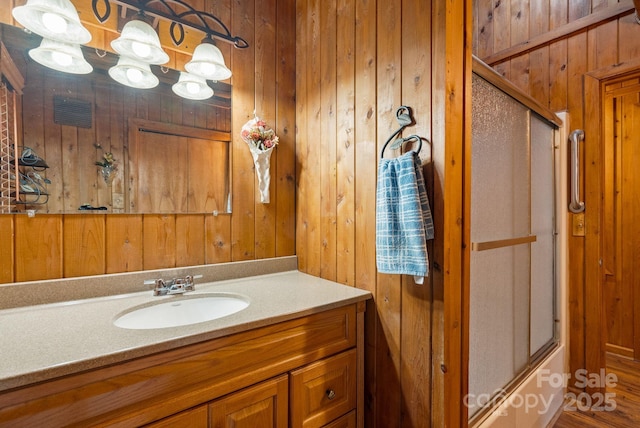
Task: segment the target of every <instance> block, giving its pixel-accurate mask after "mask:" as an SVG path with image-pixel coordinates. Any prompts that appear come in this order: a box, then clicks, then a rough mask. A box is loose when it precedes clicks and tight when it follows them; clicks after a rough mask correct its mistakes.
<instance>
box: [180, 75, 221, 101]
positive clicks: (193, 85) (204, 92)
mask: <svg viewBox="0 0 640 428" xmlns="http://www.w3.org/2000/svg"><path fill="white" fill-rule="evenodd" d="M171 89H172V90H173V92H174V93H175V94H176V95H179V96H181V97H182V98H187V99H190V100H206V99H207V98H211V96H212V95H213V89H211V87H210V86H209V85H207V81H206V79H204V78H202V77H200V76H197V75H195V74H192V73H187V72H184V71H183V72H181V73H180V78H179V79H178V82H177V83H175V84H174V85H173V86H172V87H171Z"/></svg>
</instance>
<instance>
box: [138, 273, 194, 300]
mask: <svg viewBox="0 0 640 428" xmlns="http://www.w3.org/2000/svg"><path fill="white" fill-rule="evenodd" d="M195 278H202V275H195V276H194V275H186V276H185V277H184V278H173V279H170V280H164V279H162V278H158V279H151V280H147V281H145V282H144V283H145V284H153V295H154V296H166V295H171V294H183V293H186V292H187V291H194V290H195V289H196V285H195V282H194V281H193V280H194V279H195Z"/></svg>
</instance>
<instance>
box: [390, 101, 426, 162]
mask: <svg viewBox="0 0 640 428" xmlns="http://www.w3.org/2000/svg"><path fill="white" fill-rule="evenodd" d="M396 120H397V121H398V124H400V128H398V129H397V130H396V131H395V132H394V133H393V134H391V136H390V137H389V139H387V141H386V142H385V143H384V145H383V146H382V150H381V152H380V157H384V150H385V149H386V148H387V146H388V145H389V143H390V142H391V140H393V139H394V138H395V136H396V135H398V134H400V133H401V132H402V131H404V128H406V127H407V126H410V125H415V123H416V122H415V120H414V119H413V115H412V112H411V107H408V106H400V107H399V108H398V110H396ZM414 137H416V138H418V140H419V142H420V145H419V148H418V152H420V149H421V148H422V139H421V138H420V137H418V136H417V135H412V136H410V137H407V138H401V139H398V140H396V141H395V142H394V144H393V146H392V148H397V147H398V146H400V145H402V144H404V143H405V142H408V141H409V140H410V139H414Z"/></svg>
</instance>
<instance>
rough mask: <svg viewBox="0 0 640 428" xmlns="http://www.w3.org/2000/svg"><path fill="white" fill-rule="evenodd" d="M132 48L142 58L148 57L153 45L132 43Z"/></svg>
mask: <svg viewBox="0 0 640 428" xmlns="http://www.w3.org/2000/svg"><path fill="white" fill-rule="evenodd" d="M131 50H132V51H133V52H134V53H135V54H136V55H138V56H139V57H140V58H147V57H148V56H149V55H150V54H151V47H150V46H149V45H147V44H145V43H140V42H133V43H131Z"/></svg>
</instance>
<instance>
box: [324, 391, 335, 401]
mask: <svg viewBox="0 0 640 428" xmlns="http://www.w3.org/2000/svg"><path fill="white" fill-rule="evenodd" d="M326 394H327V398H328V399H329V400H333V399H334V398H335V397H336V392H335V391H334V390H333V389H327V391H326Z"/></svg>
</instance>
